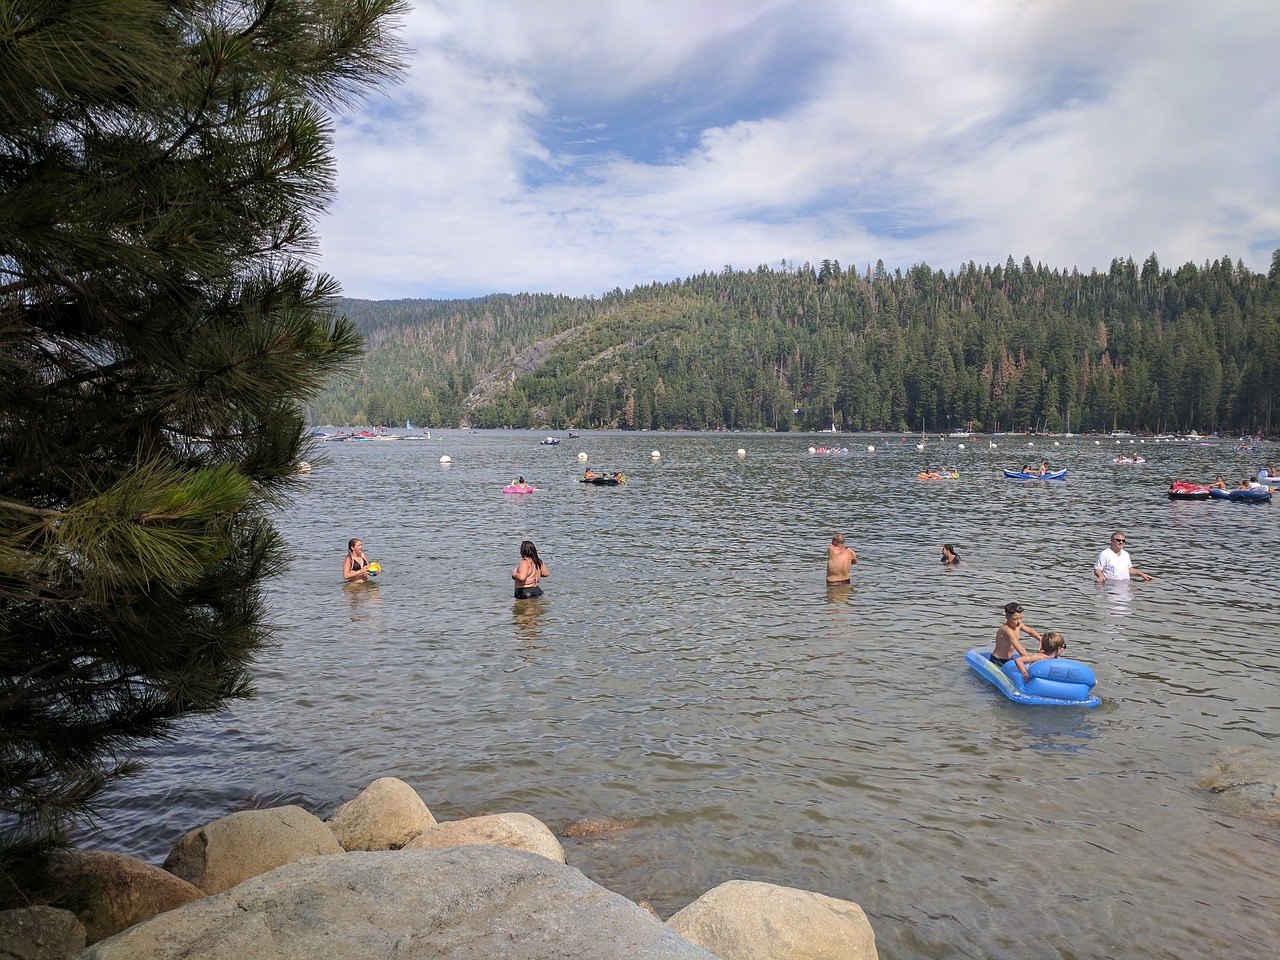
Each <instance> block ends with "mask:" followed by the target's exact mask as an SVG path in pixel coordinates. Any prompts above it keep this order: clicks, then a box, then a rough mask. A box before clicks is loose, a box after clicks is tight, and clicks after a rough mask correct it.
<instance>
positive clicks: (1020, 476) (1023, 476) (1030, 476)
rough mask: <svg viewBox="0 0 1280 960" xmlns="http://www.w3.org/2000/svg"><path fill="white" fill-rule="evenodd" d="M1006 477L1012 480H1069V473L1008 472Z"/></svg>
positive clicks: (1053, 471)
mask: <svg viewBox="0 0 1280 960" xmlns="http://www.w3.org/2000/svg"><path fill="white" fill-rule="evenodd" d="M1004 475H1005V476H1006V477H1008V478H1009V479H1010V480H1065V479H1067V471H1066V470H1065V469H1063V470H1050V471H1049V472H1048V473H1044V474H1040V473H1027V472H1024V471H1022V470H1006V471H1005V472H1004Z"/></svg>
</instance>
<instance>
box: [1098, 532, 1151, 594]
mask: <svg viewBox="0 0 1280 960" xmlns="http://www.w3.org/2000/svg"><path fill="white" fill-rule="evenodd" d="M1127 539H1128V538H1126V537H1125V535H1124V534H1123V533H1119V532H1117V533H1113V534H1112V535H1111V545H1110V546H1109V547H1107V549H1106V550H1103V551H1102V552H1101V553H1100V554H1098V562H1097V563H1095V564H1094V565H1093V578H1094V579H1095V580H1097V581H1098V582H1099V583H1105V582H1106V581H1108V580H1129V579H1134V578H1136V579H1138V580H1142V581H1147V580H1154V579H1155V577H1153V576H1151V574H1149V573H1143V572H1142V571H1141V570H1139V569H1138V568H1137V567H1135V566H1134V565H1133V560H1132V559H1131V558H1130V556H1129V551H1128V550H1126V549H1125V548H1124V545H1125V542H1126V541H1127Z"/></svg>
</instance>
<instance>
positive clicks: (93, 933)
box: [0, 850, 204, 957]
mask: <svg viewBox="0 0 1280 960" xmlns="http://www.w3.org/2000/svg"><path fill="white" fill-rule="evenodd" d="M53 874H54V876H55V877H57V878H58V879H59V880H61V881H63V882H66V883H68V884H78V883H80V882H81V881H86V880H87V881H89V882H90V883H91V884H93V886H94V887H95V888H96V895H95V896H93V898H92V899H91V901H90V903H89V904H88V906H86V907H85V908H83V909H81V910H78V911H77V916H79V918H80V921H81V922H82V923H83V924H84V927H85V932H86V933H87V934H88V938H89V943H94V942H95V941H98V940H102V939H104V938H105V937H109V936H111V935H112V934H115V933H119V932H120V931H121V930H123V929H125V928H126V927H131V926H133V925H134V924H135V923H141V922H142V921H143V920H149V919H150V918H151V917H154V916H155V915H156V914H157V913H164V912H165V911H166V910H174V909H176V908H178V907H180V906H182V905H183V904H184V903H190V902H191V901H192V900H199V899H200V898H201V897H203V896H204V891H202V890H201V889H200V888H199V887H196V886H195V885H194V884H190V883H188V882H187V881H186V880H183V879H181V878H180V877H175V876H174V875H173V874H172V873H169V872H168V871H167V870H161V869H160V868H159V867H156V866H152V865H151V864H149V863H145V862H144V861H142V860H139V859H137V858H136V857H130V856H127V855H125V854H123V853H108V852H107V851H105V850H65V851H62V852H61V853H58V854H57V855H56V856H55V857H54V860H53ZM3 956H4V954H3V953H2V952H0V957H3Z"/></svg>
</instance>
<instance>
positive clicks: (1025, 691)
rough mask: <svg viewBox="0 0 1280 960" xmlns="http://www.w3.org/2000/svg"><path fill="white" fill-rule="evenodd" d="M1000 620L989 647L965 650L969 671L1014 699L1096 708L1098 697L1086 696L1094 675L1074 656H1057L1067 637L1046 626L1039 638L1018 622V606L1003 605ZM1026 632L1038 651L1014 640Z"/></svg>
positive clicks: (1094, 679) (1032, 702)
mask: <svg viewBox="0 0 1280 960" xmlns="http://www.w3.org/2000/svg"><path fill="white" fill-rule="evenodd" d="M1004 611H1005V622H1004V623H1003V624H1002V625H1001V626H1000V628H999V629H998V630H997V631H996V645H995V649H994V650H992V651H991V652H990V653H987V652H986V651H985V650H982V649H980V648H975V649H973V650H970V651H969V652H968V653H967V654H965V660H966V661H967V662H968V664H969V666H971V667H972V668H973V669H974V671H975V672H976V673H977V674H978V675H979V676H980V677H982V678H983V679H984V680H986V681H987V682H988V683H990V684H991V685H992V686H994V687H995V688H996V689H997V690H999V691H1000V692H1001V693H1003V694H1004V695H1005V696H1006V697H1008V698H1009V699H1010V700H1013V701H1015V702H1016V703H1029V704H1036V705H1040V706H1079V707H1096V706H1099V705H1100V704H1101V703H1102V700H1101V698H1099V697H1096V696H1094V695H1093V694H1092V692H1091V691H1092V689H1093V686H1094V684H1096V683H1097V679H1096V678H1095V677H1094V675H1093V671H1092V670H1091V669H1089V667H1088V666H1087V665H1085V664H1083V663H1080V662H1079V661H1077V660H1067V659H1065V658H1064V657H1062V651H1063V650H1065V649H1066V646H1067V641H1066V639H1065V638H1064V637H1063V636H1062V634H1060V633H1058V632H1056V631H1053V630H1050V631H1048V632H1047V633H1045V635H1044V636H1043V637H1042V636H1040V634H1039V633H1037V632H1036V631H1035V630H1033V629H1032V628H1031V627H1029V626H1027V625H1026V624H1024V623H1023V622H1022V607H1021V606H1020V605H1019V604H1016V603H1008V604H1005V608H1004ZM1022 633H1026V634H1028V635H1030V636H1032V637H1035V638H1036V640H1038V641H1039V643H1040V650H1039V652H1038V653H1034V654H1031V653H1027V651H1026V648H1025V647H1023V646H1022V643H1021V642H1020V641H1019V635H1020V634H1022Z"/></svg>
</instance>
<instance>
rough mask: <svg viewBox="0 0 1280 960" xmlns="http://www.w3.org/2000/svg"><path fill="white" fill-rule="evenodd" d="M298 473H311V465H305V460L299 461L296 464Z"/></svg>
mask: <svg viewBox="0 0 1280 960" xmlns="http://www.w3.org/2000/svg"><path fill="white" fill-rule="evenodd" d="M298 472H299V473H310V472H311V464H309V463H307V461H305V460H300V461H299V462H298Z"/></svg>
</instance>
